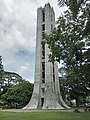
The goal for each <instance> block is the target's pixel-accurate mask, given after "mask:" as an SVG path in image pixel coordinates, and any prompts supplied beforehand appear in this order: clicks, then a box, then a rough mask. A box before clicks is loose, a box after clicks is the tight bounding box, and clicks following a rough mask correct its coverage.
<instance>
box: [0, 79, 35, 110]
mask: <svg viewBox="0 0 90 120" xmlns="http://www.w3.org/2000/svg"><path fill="white" fill-rule="evenodd" d="M32 91H33V84H31V83H29V82H28V81H25V80H23V81H22V82H21V83H20V84H18V85H14V86H13V87H9V88H8V90H7V91H6V92H5V93H4V94H2V95H1V101H2V104H1V105H2V107H3V108H23V107H25V106H26V105H27V103H28V102H29V100H30V98H31V95H32Z"/></svg>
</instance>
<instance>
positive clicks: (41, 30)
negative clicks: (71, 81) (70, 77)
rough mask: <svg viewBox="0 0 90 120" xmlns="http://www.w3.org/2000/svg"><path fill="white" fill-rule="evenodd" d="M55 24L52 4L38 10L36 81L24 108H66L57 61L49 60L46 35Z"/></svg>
mask: <svg viewBox="0 0 90 120" xmlns="http://www.w3.org/2000/svg"><path fill="white" fill-rule="evenodd" d="M54 26H55V13H54V11H53V8H52V7H51V6H50V4H49V3H48V4H46V5H45V6H44V8H42V7H40V8H38V10H37V34H36V61H35V81H34V90H33V94H32V98H31V100H30V102H29V103H28V105H27V106H26V107H24V108H23V109H65V108H69V107H68V106H67V105H66V104H65V103H64V101H63V99H62V97H61V94H60V88H59V80H58V66H57V62H55V63H52V62H49V58H48V57H49V54H50V49H49V48H48V45H47V44H46V43H45V39H44V35H45V34H49V33H50V32H51V30H52V28H53V27H54Z"/></svg>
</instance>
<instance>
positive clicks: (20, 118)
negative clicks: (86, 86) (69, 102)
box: [0, 112, 90, 120]
mask: <svg viewBox="0 0 90 120" xmlns="http://www.w3.org/2000/svg"><path fill="white" fill-rule="evenodd" d="M0 120H90V113H86V112H84V113H74V112H0Z"/></svg>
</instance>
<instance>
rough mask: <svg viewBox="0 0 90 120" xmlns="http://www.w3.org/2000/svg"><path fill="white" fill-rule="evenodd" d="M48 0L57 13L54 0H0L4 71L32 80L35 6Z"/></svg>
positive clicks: (0, 52) (42, 4)
mask: <svg viewBox="0 0 90 120" xmlns="http://www.w3.org/2000/svg"><path fill="white" fill-rule="evenodd" d="M47 2H50V3H51V6H53V7H54V10H55V11H56V17H58V16H59V14H60V13H59V11H60V9H59V6H57V0H0V55H2V57H3V64H4V66H5V70H8V71H14V72H18V73H19V74H20V75H22V77H23V78H25V79H29V80H30V81H31V82H32V81H33V80H34V66H35V65H34V64H35V62H34V61H35V41H36V19H37V18H36V17H37V16H36V15H37V7H40V6H42V7H43V6H44V5H45V3H47Z"/></svg>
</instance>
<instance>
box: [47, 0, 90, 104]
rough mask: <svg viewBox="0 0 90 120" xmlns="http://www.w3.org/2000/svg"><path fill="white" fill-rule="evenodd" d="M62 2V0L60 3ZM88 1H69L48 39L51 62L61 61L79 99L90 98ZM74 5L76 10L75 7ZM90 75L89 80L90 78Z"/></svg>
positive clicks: (70, 86)
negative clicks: (67, 7) (66, 8)
mask: <svg viewBox="0 0 90 120" xmlns="http://www.w3.org/2000/svg"><path fill="white" fill-rule="evenodd" d="M60 1H61V0H59V2H60ZM66 4H67V2H66ZM89 4H90V2H88V0H87V1H86V0H80V1H79V2H77V1H76V0H73V1H72V0H69V1H68V4H67V5H68V6H69V9H68V10H67V11H65V13H64V15H62V16H61V17H59V19H58V21H57V27H56V28H55V29H54V30H53V31H52V33H51V34H50V35H46V40H47V43H48V45H49V48H50V50H51V53H52V54H51V55H50V56H49V57H50V60H51V61H52V62H53V61H58V62H60V61H61V60H63V65H64V68H65V70H66V71H67V74H66V76H65V77H66V78H67V81H68V82H67V86H69V89H70V90H69V92H70V93H71V94H70V95H71V97H72V98H74V99H76V103H77V106H78V104H79V98H80V97H83V101H84V102H85V98H86V97H87V96H89V95H90V77H89V72H90V54H89V53H90V12H89ZM73 5H74V7H73ZM87 76H88V77H87Z"/></svg>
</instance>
